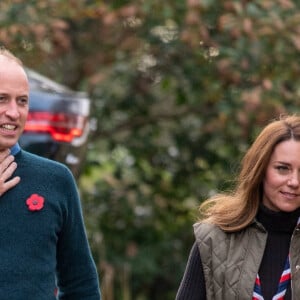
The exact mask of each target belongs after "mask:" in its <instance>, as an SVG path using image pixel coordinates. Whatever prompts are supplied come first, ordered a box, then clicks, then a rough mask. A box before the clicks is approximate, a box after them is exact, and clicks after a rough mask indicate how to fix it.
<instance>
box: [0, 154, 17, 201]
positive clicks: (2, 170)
mask: <svg viewBox="0 0 300 300" xmlns="http://www.w3.org/2000/svg"><path fill="white" fill-rule="evenodd" d="M14 160H15V158H14V156H13V155H10V151H9V150H8V149H7V150H5V151H3V152H0V196H1V195H3V194H4V193H5V192H6V191H8V190H9V189H11V188H13V187H14V186H15V185H17V184H18V183H19V181H20V177H19V176H15V177H13V178H10V177H11V176H12V174H13V173H14V171H15V170H16V168H17V163H16V162H15V161H14Z"/></svg>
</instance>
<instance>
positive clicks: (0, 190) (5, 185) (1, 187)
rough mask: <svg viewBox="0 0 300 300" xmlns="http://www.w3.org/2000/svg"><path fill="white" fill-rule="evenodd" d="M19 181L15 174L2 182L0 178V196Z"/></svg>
mask: <svg viewBox="0 0 300 300" xmlns="http://www.w3.org/2000/svg"><path fill="white" fill-rule="evenodd" d="M19 182H20V177H19V176H16V177H14V178H12V179H10V180H8V181H6V182H4V183H3V182H2V180H0V196H1V195H3V194H4V193H5V192H6V191H8V190H9V189H11V188H13V187H14V186H15V185H17V184H18V183H19Z"/></svg>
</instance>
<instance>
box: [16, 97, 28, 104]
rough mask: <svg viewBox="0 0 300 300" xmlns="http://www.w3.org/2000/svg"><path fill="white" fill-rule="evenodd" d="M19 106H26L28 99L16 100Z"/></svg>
mask: <svg viewBox="0 0 300 300" xmlns="http://www.w3.org/2000/svg"><path fill="white" fill-rule="evenodd" d="M18 102H19V104H21V105H27V104H28V99H27V98H20V99H19V100H18Z"/></svg>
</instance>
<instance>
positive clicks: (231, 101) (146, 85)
mask: <svg viewBox="0 0 300 300" xmlns="http://www.w3.org/2000/svg"><path fill="white" fill-rule="evenodd" d="M299 8H300V2H298V1H290V0H272V1H271V0H259V1H246V0H239V1H234V0H225V1H218V0H203V1H201V0H164V1H161V0H133V1H122V0H116V1H108V0H107V1H96V0H69V1H65V0H51V1H46V0H39V1H35V0H26V1H25V0H3V1H1V3H0V43H1V44H2V45H5V46H6V47H8V48H9V49H10V50H12V51H13V52H14V53H15V54H17V55H18V56H19V57H20V58H21V59H22V60H23V61H24V63H25V64H26V66H28V67H30V68H32V69H35V70H37V71H39V72H41V73H42V74H44V75H46V76H48V77H51V78H52V79H54V80H56V81H58V82H60V83H63V84H65V85H68V86H70V87H71V88H73V89H76V90H84V91H86V92H88V93H89V95H90V97H91V98H92V100H93V103H92V106H93V107H92V117H93V119H94V121H95V122H94V123H95V130H94V131H93V132H92V135H91V137H90V141H89V151H88V155H87V162H86V166H85V172H84V174H83V175H82V176H81V177H80V179H79V185H80V192H81V195H82V202H83V209H84V214H85V220H86V225H87V229H88V234H89V239H90V241H91V246H92V250H93V254H94V258H95V260H96V263H97V267H98V270H99V274H100V282H101V286H102V296H103V299H104V300H114V299H120V300H132V299H136V300H146V299H151V300H155V299H156V300H158V299H159V300H161V299H165V300H169V299H174V298H175V294H176V290H177V288H178V286H179V283H180V280H181V277H182V274H183V271H184V268H185V264H186V261H187V258H188V254H189V250H190V248H191V245H192V243H193V235H192V224H193V223H194V222H195V220H196V219H197V207H198V205H199V203H200V202H201V201H203V200H204V199H205V198H207V197H209V196H210V195H212V194H214V193H215V192H216V191H218V190H223V189H228V188H230V186H231V185H232V182H233V180H234V174H235V172H236V171H237V168H238V164H239V160H240V158H241V156H242V155H243V153H244V152H245V150H246V149H247V147H248V146H249V144H250V143H251V141H252V140H253V138H254V136H255V135H256V134H257V131H258V130H259V129H260V128H261V126H263V125H265V124H266V123H268V122H269V121H270V120H271V119H274V118H277V117H278V116H279V115H280V114H285V113H298V111H299V104H300V82H299V81H300V76H299V75H300V53H299V51H300V9H299ZM233 209H234V208H233Z"/></svg>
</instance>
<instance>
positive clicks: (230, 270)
mask: <svg viewBox="0 0 300 300" xmlns="http://www.w3.org/2000/svg"><path fill="white" fill-rule="evenodd" d="M200 212H201V222H198V223H196V224H195V225H194V233H195V243H194V245H193V247H192V250H191V253H190V256H189V260H188V263H187V267H186V270H185V273H184V276H183V279H182V282H181V284H180V287H179V290H178V292H177V296H176V299H177V300H184V299H185V300H196V299H197V300H204V299H207V300H233V299H239V300H240V299H245V300H246V299H247V300H249V299H285V300H290V299H294V300H298V299H300V226H298V225H297V224H298V218H299V216H300V117H299V116H296V115H292V116H286V117H284V118H281V119H279V120H276V121H273V122H272V123H270V124H268V125H267V126H266V127H265V128H264V129H263V130H262V132H261V133H260V134H259V136H258V137H257V139H256V140H255V141H254V143H253V144H252V146H251V147H250V149H249V150H248V151H247V153H246V155H245V156H244V158H243V160H242V164H241V171H240V174H239V177H238V180H237V185H236V188H235V190H234V191H233V192H232V193H231V194H225V193H224V194H219V195H217V196H215V197H213V198H211V199H208V200H207V201H205V202H204V203H202V205H201V206H200Z"/></svg>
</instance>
